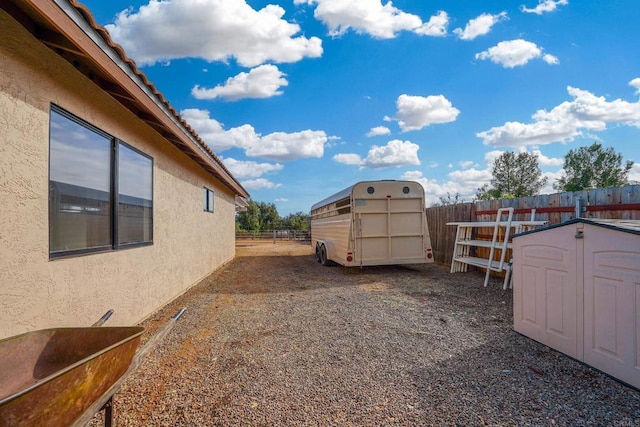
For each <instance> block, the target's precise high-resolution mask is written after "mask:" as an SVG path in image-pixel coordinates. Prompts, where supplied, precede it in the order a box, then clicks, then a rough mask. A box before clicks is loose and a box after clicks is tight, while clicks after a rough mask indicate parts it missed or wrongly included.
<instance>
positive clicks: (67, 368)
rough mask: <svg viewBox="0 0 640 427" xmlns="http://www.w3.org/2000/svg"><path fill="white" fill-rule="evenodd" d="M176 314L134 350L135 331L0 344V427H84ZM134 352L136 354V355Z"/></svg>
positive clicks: (88, 331)
mask: <svg viewBox="0 0 640 427" xmlns="http://www.w3.org/2000/svg"><path fill="white" fill-rule="evenodd" d="M184 311H185V309H184V308H183V309H181V310H180V311H178V312H177V313H176V314H175V315H174V316H173V317H172V318H171V319H170V320H169V322H168V323H167V324H166V325H165V326H164V328H163V329H162V330H160V331H159V332H158V333H156V334H155V335H154V336H153V337H152V338H151V339H149V341H148V342H147V343H146V344H145V345H144V346H143V347H141V348H140V349H139V350H137V349H138V345H139V344H140V338H141V336H142V333H143V332H144V328H141V327H135V326H132V327H96V326H101V325H102V324H103V323H104V322H105V321H106V320H107V319H108V318H109V316H110V315H111V313H112V311H111V310H110V311H109V312H107V313H106V314H105V315H104V316H103V317H102V318H101V319H100V320H98V322H96V323H95V324H94V325H93V327H88V328H55V329H43V330H40V331H34V332H28V333H25V334H22V335H17V336H14V337H10V338H6V339H3V340H0V425H2V426H32V425H33V426H49V425H50V426H68V425H85V424H86V423H87V422H88V421H89V420H90V419H91V418H93V416H94V415H95V414H96V413H97V412H99V411H100V410H101V409H103V408H104V409H105V410H106V413H105V425H111V423H112V420H113V406H112V398H113V395H114V394H115V393H116V391H118V389H119V388H120V386H121V385H122V382H123V381H124V379H125V378H126V377H127V375H128V374H129V373H131V372H132V371H134V370H135V369H136V368H137V367H138V366H139V365H140V364H141V363H142V361H143V360H144V358H145V357H146V356H147V355H148V354H149V353H150V352H151V351H152V350H153V349H154V348H155V347H156V345H157V344H158V343H159V342H160V341H161V340H162V339H163V338H164V337H165V335H166V334H167V333H169V331H170V330H171V328H172V327H173V325H174V323H175V322H176V321H177V320H178V319H179V318H180V316H182V314H183V313H184ZM136 350H137V351H136Z"/></svg>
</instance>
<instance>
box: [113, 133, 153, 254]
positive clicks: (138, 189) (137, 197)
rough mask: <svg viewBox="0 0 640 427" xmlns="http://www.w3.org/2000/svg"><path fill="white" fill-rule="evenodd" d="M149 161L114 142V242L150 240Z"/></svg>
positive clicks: (151, 177)
mask: <svg viewBox="0 0 640 427" xmlns="http://www.w3.org/2000/svg"><path fill="white" fill-rule="evenodd" d="M152 182H153V161H152V160H151V159H150V158H149V157H147V156H145V155H143V154H141V153H139V152H137V151H136V150H133V149H132V148H130V147H128V146H127V145H125V144H122V143H120V144H119V146H118V244H120V245H126V244H132V243H143V242H150V241H152V240H153V238H152V233H153V215H152V213H153V194H152V193H153V185H152Z"/></svg>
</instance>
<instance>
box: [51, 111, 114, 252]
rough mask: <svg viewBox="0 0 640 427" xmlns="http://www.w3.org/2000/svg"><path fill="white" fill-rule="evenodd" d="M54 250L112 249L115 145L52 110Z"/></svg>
mask: <svg viewBox="0 0 640 427" xmlns="http://www.w3.org/2000/svg"><path fill="white" fill-rule="evenodd" d="M49 156H50V162H49V165H50V169H49V177H50V178H49V224H50V250H51V252H59V251H70V250H76V249H91V248H99V247H103V246H109V245H111V244H112V241H111V192H110V188H111V175H110V165H111V141H110V139H109V138H107V137H105V136H102V135H100V134H99V133H97V132H94V131H92V130H91V129H89V128H88V127H85V126H82V125H80V124H78V123H77V122H75V121H73V120H71V119H69V118H67V117H65V116H63V115H62V114H60V113H58V112H56V111H53V110H52V111H51V129H50V154H49Z"/></svg>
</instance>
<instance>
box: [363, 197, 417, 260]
mask: <svg viewBox="0 0 640 427" xmlns="http://www.w3.org/2000/svg"><path fill="white" fill-rule="evenodd" d="M354 208H355V209H354V210H355V215H354V222H355V223H354V224H353V225H354V230H355V231H356V232H355V233H354V234H355V245H354V247H355V250H356V261H358V262H359V263H360V265H381V264H411V263H423V262H425V255H426V254H425V247H424V238H425V222H426V218H425V213H424V210H423V201H422V198H420V197H417V198H410V197H403V198H393V197H387V198H384V199H373V198H371V199H365V198H362V199H356V200H355V201H354Z"/></svg>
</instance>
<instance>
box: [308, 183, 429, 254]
mask: <svg viewBox="0 0 640 427" xmlns="http://www.w3.org/2000/svg"><path fill="white" fill-rule="evenodd" d="M311 244H312V245H315V254H316V259H317V260H318V262H320V263H322V264H323V265H327V264H330V263H332V262H335V263H337V264H340V265H343V266H345V267H356V266H359V267H362V266H372V265H402V264H425V263H432V262H433V250H432V248H431V239H430V238H429V228H428V227H427V217H426V213H425V202H424V188H423V187H422V185H420V184H419V183H417V182H414V181H392V180H388V181H387V180H385V181H363V182H358V183H356V184H354V185H352V186H350V187H348V188H345V189H344V190H342V191H339V192H337V193H336V194H333V195H332V196H330V197H327V198H326V199H324V200H322V201H320V202H318V203H316V204H315V205H313V206H312V207H311Z"/></svg>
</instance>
